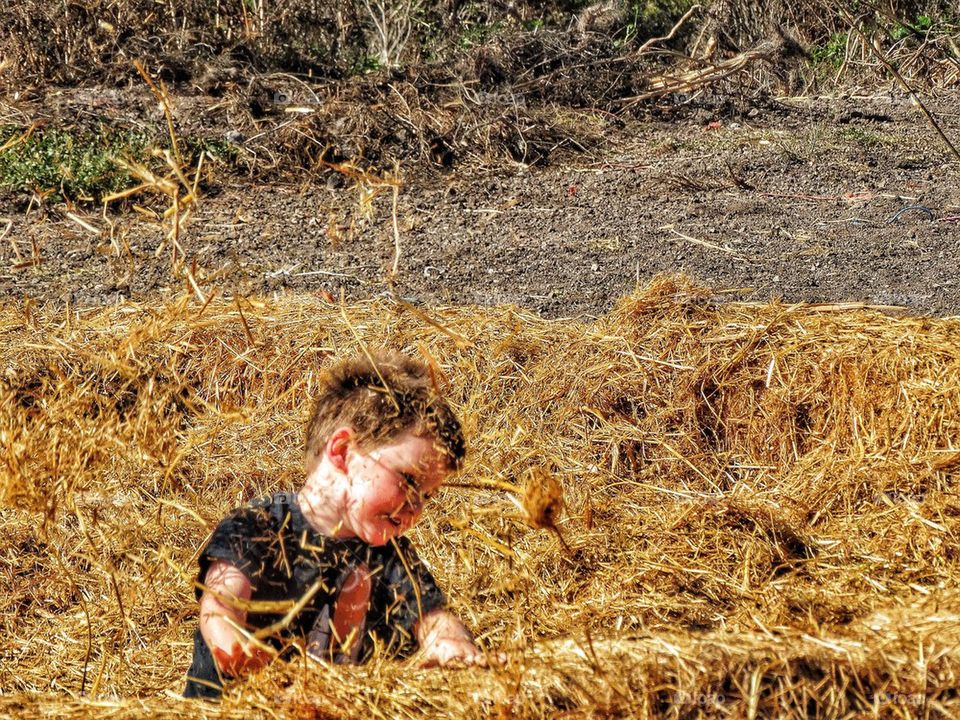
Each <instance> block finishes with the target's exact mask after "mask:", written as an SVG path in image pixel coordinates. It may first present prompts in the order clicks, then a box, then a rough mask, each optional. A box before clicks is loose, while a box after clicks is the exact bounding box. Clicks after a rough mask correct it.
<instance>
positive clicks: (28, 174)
mask: <svg viewBox="0 0 960 720" xmlns="http://www.w3.org/2000/svg"><path fill="white" fill-rule="evenodd" d="M20 138H22V139H20ZM18 139H19V141H18ZM147 142H148V138H147V137H146V135H143V134H139V133H134V132H124V133H106V134H94V133H81V134H77V133H74V132H71V131H69V130H60V129H43V130H37V131H34V132H33V133H30V134H29V135H26V134H25V131H24V128H22V127H14V126H5V127H0V147H3V146H5V145H8V147H7V149H6V150H4V151H3V152H0V186H3V187H8V188H13V189H16V190H34V191H36V192H38V193H41V194H53V195H55V196H57V197H58V198H60V197H66V198H70V199H72V200H85V201H92V200H99V198H101V197H103V196H104V195H107V194H109V193H112V192H117V191H119V190H122V189H124V188H126V187H128V186H129V185H131V184H132V178H131V177H130V175H129V173H127V172H126V171H125V170H124V169H123V168H122V167H120V165H118V163H117V162H116V159H115V158H117V157H129V158H131V159H133V160H137V161H138V162H139V161H142V160H143V158H144V156H145V154H146V148H147Z"/></svg>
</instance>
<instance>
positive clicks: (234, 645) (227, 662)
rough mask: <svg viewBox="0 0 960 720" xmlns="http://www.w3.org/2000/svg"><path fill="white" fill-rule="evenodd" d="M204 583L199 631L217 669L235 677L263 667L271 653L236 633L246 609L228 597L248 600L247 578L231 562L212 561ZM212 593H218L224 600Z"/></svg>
mask: <svg viewBox="0 0 960 720" xmlns="http://www.w3.org/2000/svg"><path fill="white" fill-rule="evenodd" d="M204 585H206V587H207V588H208V589H207V590H204V593H203V596H202V597H201V598H200V634H201V635H202V636H203V639H204V641H205V642H206V643H207V647H209V648H210V652H211V653H212V654H213V658H214V660H216V663H217V666H218V667H219V668H220V671H221V672H222V673H226V674H227V675H230V676H237V675H240V674H242V673H244V672H250V671H253V670H257V669H259V668H261V667H263V666H264V665H265V664H266V663H267V662H268V661H269V660H270V655H269V654H267V653H266V652H264V651H263V650H262V649H260V648H258V647H256V646H255V645H252V644H251V643H250V642H249V641H247V640H246V639H245V638H244V637H243V635H241V634H240V633H239V632H237V630H236V628H235V627H234V625H238V626H241V627H242V626H243V624H244V623H245V622H246V620H247V611H246V610H243V609H242V608H239V607H236V606H235V605H234V604H232V603H231V602H230V600H229V598H231V597H236V598H239V599H240V600H249V599H250V596H251V595H252V594H253V588H252V586H251V584H250V580H248V579H247V576H246V575H244V574H243V573H242V572H241V571H240V570H239V569H238V568H237V567H236V566H235V565H233V564H232V563H229V562H227V561H226V560H214V561H213V563H212V564H211V565H210V569H209V570H207V575H206V577H205V578H204ZM211 591H214V592H211ZM214 593H220V596H221V597H222V598H223V599H221V598H220V597H218V596H217V595H216V594H214ZM231 622H232V623H233V624H231Z"/></svg>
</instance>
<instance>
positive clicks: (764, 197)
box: [0, 90, 960, 316]
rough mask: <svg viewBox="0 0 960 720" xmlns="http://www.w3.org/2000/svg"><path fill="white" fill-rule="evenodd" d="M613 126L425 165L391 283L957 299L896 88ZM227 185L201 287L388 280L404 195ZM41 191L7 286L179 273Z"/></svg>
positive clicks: (904, 103) (144, 227)
mask: <svg viewBox="0 0 960 720" xmlns="http://www.w3.org/2000/svg"><path fill="white" fill-rule="evenodd" d="M958 100H960V92H958V91H956V90H954V91H950V92H942V93H940V94H939V95H938V96H936V97H933V98H927V102H928V104H929V106H930V107H931V109H932V110H933V111H934V113H935V115H936V117H937V118H938V120H939V121H940V123H941V124H942V126H943V129H944V131H945V132H946V133H947V134H948V135H949V136H950V137H952V138H954V140H955V141H957V140H960V110H958V108H960V103H958ZM583 120H584V122H585V123H588V122H595V121H596V118H591V116H590V114H589V113H588V112H584V113H583ZM604 132H605V133H606V135H607V138H606V141H605V142H604V143H603V144H602V146H601V147H596V148H594V149H591V150H589V151H586V152H580V153H570V152H567V153H565V154H563V155H560V156H557V157H554V158H552V160H551V164H550V165H549V166H547V167H531V166H524V165H520V164H513V165H498V166H496V167H491V166H482V165H476V164H475V165H472V166H471V165H466V164H464V165H457V166H454V168H452V169H443V168H440V167H436V168H427V169H424V168H423V167H422V166H414V167H412V168H410V169H409V171H407V172H406V174H405V175H404V184H403V188H402V190H401V192H400V194H399V203H398V209H397V214H396V219H397V227H398V230H399V238H400V258H399V264H398V273H397V275H396V277H395V278H394V281H393V282H394V287H395V288H396V289H397V290H398V291H399V292H400V294H401V295H403V296H406V297H408V298H414V299H415V300H416V301H418V302H422V303H425V304H438V303H443V304H446V303H477V304H482V305H489V304H497V303H516V304H519V305H523V306H527V307H530V308H534V309H537V310H539V311H541V312H543V313H545V314H547V315H550V316H560V315H563V316H567V315H575V314H593V313H599V312H602V311H603V310H605V309H606V308H608V307H609V306H610V305H611V303H612V302H613V301H614V300H615V299H616V298H617V297H619V296H620V295H622V294H623V293H625V292H627V291H629V290H630V289H631V288H632V287H633V286H634V285H635V284H636V283H638V282H643V281H645V280H646V279H648V278H650V277H651V276H652V275H654V274H656V273H660V272H670V271H685V272H687V273H690V274H691V275H693V276H694V277H696V278H697V279H700V280H703V281H706V282H708V283H711V284H713V285H715V286H717V287H718V288H731V289H736V290H737V292H736V293H732V295H736V296H738V297H745V298H756V299H768V298H770V297H782V298H783V299H785V300H787V301H800V300H804V301H814V302H841V301H858V302H861V301H862V302H865V303H870V304H881V305H898V306H906V307H908V308H910V309H911V310H912V311H916V312H920V313H929V314H934V315H953V314H960V295H958V286H960V279H958V275H957V258H958V257H960V164H958V163H957V161H956V160H955V159H953V158H952V157H951V155H950V154H949V151H948V150H947V148H946V146H945V145H944V144H943V143H942V142H941V140H940V139H939V138H938V137H937V135H936V134H935V132H934V130H933V128H932V127H931V125H930V124H929V123H928V122H927V121H926V119H925V118H924V117H923V115H922V114H921V113H920V112H919V110H918V108H916V107H915V106H914V105H913V104H912V103H911V102H910V100H909V98H906V97H904V96H903V95H902V94H899V93H885V94H881V95H872V96H869V97H856V96H852V97H844V98H815V99H780V100H768V101H763V102H755V103H753V104H749V105H739V106H736V107H731V104H730V103H729V102H724V101H721V100H716V101H711V100H709V99H707V100H703V101H701V102H700V103H699V105H698V106H697V105H689V104H688V105H686V106H685V107H683V108H678V109H676V110H674V109H671V108H670V107H669V106H664V107H661V108H659V109H657V110H655V111H653V112H651V113H650V115H649V116H648V117H646V118H638V119H632V120H629V121H628V122H627V123H626V125H623V126H621V127H617V126H616V125H615V124H608V125H607V126H606V129H605V130H604ZM220 180H221V182H220V184H219V185H215V186H214V187H213V188H211V190H210V192H208V194H207V195H206V196H205V197H204V198H203V201H202V204H201V205H200V207H199V211H198V213H197V214H196V215H195V216H194V218H193V219H192V220H191V221H190V224H189V225H188V227H187V232H186V234H185V235H184V237H182V238H181V244H182V246H183V249H184V251H185V252H186V255H187V257H188V260H189V261H191V262H192V261H193V260H195V261H196V268H197V269H196V274H195V275H196V278H197V280H198V282H199V283H200V285H201V287H202V288H203V290H204V292H207V293H209V292H210V290H211V289H213V288H219V290H220V291H221V292H224V293H236V292H238V293H243V294H250V293H269V292H273V291H283V290H286V289H290V290H298V291H315V292H327V293H331V294H332V295H334V296H338V295H339V294H340V293H341V292H343V293H344V294H345V296H346V297H347V298H360V297H367V296H372V295H377V294H380V293H382V292H385V291H387V290H388V287H389V284H388V278H389V274H390V268H391V266H392V264H393V261H394V253H395V244H394V235H393V216H392V212H391V200H392V197H391V194H390V193H389V192H386V193H381V194H379V195H378V196H377V197H376V198H374V199H373V200H372V201H370V202H364V201H362V199H361V198H360V193H359V190H358V188H357V187H355V186H354V183H353V181H352V180H351V179H350V178H347V177H344V176H342V175H339V174H337V173H330V174H328V175H327V176H326V178H325V182H324V179H320V180H319V181H314V180H308V181H305V182H304V183H302V184H291V183H285V184H270V185H267V186H265V185H262V184H260V183H258V182H255V181H248V180H244V179H242V178H237V177H231V176H226V175H225V176H223V177H222V178H221V179H220ZM28 205H29V203H28V202H27V199H26V198H24V197H20V196H17V195H12V194H9V193H8V194H6V195H0V215H4V216H7V217H8V218H9V219H10V220H11V221H12V224H11V226H10V229H9V232H8V233H7V237H6V240H5V241H4V242H3V243H2V246H0V263H2V267H3V270H2V271H0V294H2V296H4V297H6V298H21V297H23V296H28V297H30V298H33V299H36V300H38V301H40V302H48V301H53V302H65V301H66V302H70V303H71V304H72V305H74V306H78V305H79V306H85V305H98V304H103V303H112V302H116V301H118V300H122V299H124V298H133V299H150V298H155V297H157V296H159V295H165V294H169V293H174V292H179V291H181V290H182V289H183V288H184V286H185V281H184V279H183V277H182V275H181V276H180V277H179V278H177V277H175V276H173V275H172V274H171V272H170V267H171V262H170V254H169V250H168V249H164V250H163V251H162V252H160V253H159V254H158V253H157V252H156V249H157V247H158V245H159V243H160V239H161V232H160V229H159V226H158V225H157V224H156V223H151V222H148V221H147V220H144V219H142V218H141V216H140V215H138V214H137V213H133V212H130V211H127V212H125V213H123V214H119V215H106V216H104V217H99V216H97V215H96V214H94V213H91V212H86V213H80V214H82V215H83V216H84V217H85V218H86V219H87V220H88V221H89V223H90V224H92V225H94V226H96V227H97V228H100V229H101V230H103V232H101V234H100V235H94V234H93V233H91V232H90V231H89V230H87V229H84V228H83V227H81V226H80V225H79V224H78V223H77V222H75V221H74V220H72V219H70V218H68V217H67V216H66V214H65V210H64V209H63V208H60V209H56V208H54V209H47V210H44V211H43V212H42V213H41V212H38V211H37V210H36V208H33V209H32V210H30V211H29V212H27V208H28ZM5 224H6V223H3V224H0V232H2V231H3V226H4V225H5ZM110 225H112V226H113V228H114V229H113V235H114V238H115V241H113V242H111V241H110V240H109V233H108V232H107V228H108V227H109V226H110ZM123 241H125V242H126V243H127V244H128V245H129V249H130V252H129V253H127V252H126V250H121V247H122V242H123ZM14 246H16V249H15V248H14ZM25 258H26V259H30V258H37V259H38V260H39V262H38V264H34V265H29V264H27V265H26V266H24V262H23V260H24V259H25Z"/></svg>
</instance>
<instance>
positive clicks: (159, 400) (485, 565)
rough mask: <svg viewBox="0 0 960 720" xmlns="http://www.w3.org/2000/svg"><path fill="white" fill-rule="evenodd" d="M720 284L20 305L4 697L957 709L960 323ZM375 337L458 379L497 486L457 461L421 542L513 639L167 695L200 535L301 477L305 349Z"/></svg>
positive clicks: (119, 712) (9, 452) (289, 710)
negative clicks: (476, 294) (580, 311)
mask: <svg viewBox="0 0 960 720" xmlns="http://www.w3.org/2000/svg"><path fill="white" fill-rule="evenodd" d="M710 297H711V294H710V292H709V291H708V290H706V289H704V288H701V287H698V286H695V285H693V284H691V283H690V282H689V281H687V280H685V279H684V278H661V279H658V280H657V281H655V282H654V283H653V284H652V285H651V286H650V287H648V288H646V289H644V290H642V291H638V292H637V293H636V294H635V295H633V296H631V297H628V298H625V299H624V300H623V301H622V302H621V303H620V304H619V305H618V306H617V307H616V308H615V309H614V310H613V311H611V312H610V313H609V314H608V315H606V316H604V317H602V318H600V319H599V320H598V321H596V322H595V323H593V324H586V323H582V322H578V321H547V320H542V319H540V318H537V317H535V316H532V315H529V314H527V313H525V312H523V311H521V310H518V309H515V308H493V309H478V308H451V309H440V310H434V311H432V318H433V321H434V323H436V324H440V325H442V326H443V327H444V328H446V329H447V330H448V332H447V333H445V332H443V331H441V330H440V329H439V328H437V327H436V325H435V324H429V323H427V322H425V321H424V319H423V317H422V315H419V316H418V315H417V314H414V313H411V312H410V311H409V310H408V309H405V308H402V307H399V306H396V305H392V304H390V303H386V302H371V303H365V304H361V305H356V306H349V307H345V308H340V307H339V306H336V305H331V304H328V303H325V302H323V301H321V300H319V299H315V298H312V297H303V296H297V297H288V298H284V299H280V300H275V301H270V302H266V301H264V302H249V303H240V304H234V303H227V302H222V301H219V300H214V301H212V302H210V303H209V304H207V305H206V306H203V305H202V304H200V303H199V302H197V301H195V300H194V299H192V298H184V299H182V300H181V301H179V302H178V303H175V304H171V305H168V306H166V307H149V306H122V307H119V308H115V309H104V310H97V311H91V312H89V313H83V314H81V315H79V316H78V315H77V314H65V313H61V314H53V313H50V314H37V313H36V312H33V313H29V312H27V311H26V310H21V309H16V308H12V307H9V306H8V307H6V308H4V309H3V310H2V311H0V334H2V337H3V340H4V342H3V350H2V355H3V357H2V365H3V368H4V371H5V373H6V376H5V377H6V380H5V381H4V382H3V383H2V384H0V438H2V455H3V465H2V473H3V475H2V481H0V498H2V502H3V505H4V506H5V507H6V508H7V509H5V510H2V511H0V517H2V521H3V526H2V527H3V530H2V533H3V540H2V544H0V593H2V597H3V598H4V600H3V602H2V609H0V617H2V621H3V630H4V632H3V635H2V637H0V655H2V656H3V658H4V662H3V663H2V664H0V690H2V695H0V713H7V714H17V715H19V716H21V717H40V716H41V715H44V716H47V715H56V716H76V717H80V716H86V715H89V714H94V713H96V714H109V715H111V716H114V717H147V716H149V717H166V716H174V715H176V716H178V717H179V716H182V715H186V716H193V717H201V716H211V717H212V716H223V717H233V716H237V717H249V716H251V715H253V716H264V717H266V716H283V717H311V718H314V717H337V718H341V717H358V716H359V717H381V716H382V717H409V716H415V715H422V714H428V715H430V716H444V717H462V716H470V717H474V716H476V717H480V716H484V717H489V716H493V717H500V718H541V717H560V716H563V717H587V716H590V717H594V716H651V717H665V718H674V717H698V716H707V717H751V718H753V717H792V718H807V717H820V718H838V717H875V716H879V717H946V716H951V715H953V716H955V715H956V714H957V713H958V712H960V699H958V696H957V690H956V688H957V687H958V685H960V678H958V663H957V660H958V651H957V644H958V642H960V592H958V579H960V544H958V537H957V532H958V530H960V519H958V518H960V498H958V495H957V491H956V482H957V480H958V476H960V452H958V449H960V348H958V346H957V343H956V338H957V336H958V332H960V321H958V320H933V319H922V318H911V317H904V318H894V317H889V316H886V315H883V314H880V313H879V312H876V311H873V310H869V309H851V308H837V307H815V306H786V305H781V304H776V303H773V304H767V305H757V304H720V305H716V304H714V303H712V302H711V300H710ZM241 310H242V315H241ZM348 325H349V327H348ZM454 335H455V336H458V337H455V336H454ZM360 342H362V343H365V344H368V345H371V346H375V345H381V344H383V345H388V346H390V347H396V348H401V349H403V350H405V351H407V352H411V353H415V354H428V355H429V356H430V357H431V358H433V359H434V360H435V361H436V363H437V365H438V366H439V368H440V369H441V370H442V374H443V375H444V376H445V377H446V378H447V379H448V381H449V382H448V385H447V392H448V393H449V395H450V397H451V398H452V400H453V401H454V403H455V404H456V405H457V407H459V409H460V411H461V413H462V416H463V418H464V420H465V425H466V428H467V430H468V433H469V437H470V438H471V455H470V458H469V462H468V464H467V467H466V468H465V471H464V473H463V475H462V476H461V478H460V480H459V482H460V484H461V485H470V486H477V485H480V486H489V489H485V488H481V489H477V488H476V487H471V488H467V487H460V488H456V487H452V488H449V489H448V490H446V491H445V492H444V493H442V494H441V496H440V498H439V500H438V501H437V504H436V505H435V506H434V508H433V510H432V512H430V513H428V514H427V515H426V516H425V519H424V520H423V521H422V523H421V525H420V526H418V528H417V529H416V531H415V532H414V537H415V541H416V542H417V544H418V547H419V548H420V549H421V553H422V554H423V556H424V557H425V558H426V559H427V560H428V562H430V564H431V565H432V567H433V568H434V570H435V572H436V574H437V575H438V577H439V578H440V580H441V583H442V584H443V585H444V587H446V588H447V589H448V591H449V594H450V596H451V597H452V598H453V600H454V603H455V605H456V607H457V609H458V610H459V611H460V612H461V613H462V615H463V616H464V618H465V619H466V621H467V622H468V624H469V625H471V627H473V628H474V629H475V630H476V631H477V632H478V634H479V636H480V638H481V642H482V643H483V644H484V645H485V646H487V647H490V648H497V649H501V650H504V651H506V652H507V654H508V655H509V663H508V664H507V665H506V666H505V667H503V668H499V669H495V670H472V671H436V670H432V671H425V670H417V669H415V668H414V667H413V666H412V665H410V664H396V663H391V662H385V661H379V660H375V661H374V662H373V663H371V664H369V665H367V666H363V667H359V668H349V667H336V668H328V667H323V668H319V669H317V668H314V667H306V666H304V665H302V664H299V663H291V664H279V665H278V666H275V667H272V668H269V669H268V670H266V671H265V672H264V673H262V674H260V675H259V676H257V677H254V678H252V679H250V680H249V681H248V682H246V683H244V684H241V685H238V686H235V687H234V688H232V689H231V691H230V692H229V693H228V695H227V697H226V698H225V701H224V703H223V705H222V706H220V707H216V706H204V705H202V704H195V703H192V702H187V701H181V700H176V699H173V698H169V697H165V696H164V693H165V692H166V691H173V692H179V691H180V690H181V689H182V679H183V675H184V672H185V668H186V666H187V664H188V662H189V655H190V650H191V648H190V645H189V641H190V636H191V633H192V630H193V627H194V624H195V622H196V607H195V603H194V602H193V597H192V587H191V583H192V579H193V573H194V571H195V553H196V551H197V549H198V548H199V547H200V546H201V544H202V543H203V540H204V537H205V535H206V533H207V532H208V531H209V529H210V528H211V527H212V525H213V524H214V523H215V522H216V521H217V520H218V519H219V518H220V517H222V516H223V515H224V514H225V513H226V512H227V511H228V510H229V509H230V508H232V507H235V506H236V505H238V504H240V503H242V502H244V501H245V500H247V499H249V498H251V497H252V496H255V495H259V494H265V493H270V492H275V491H279V490H281V489H288V488H290V487H294V486H295V484H296V482H297V468H298V467H299V447H300V441H301V425H302V422H303V420H304V414H305V411H306V402H305V398H306V397H307V396H308V395H309V394H310V393H311V390H312V387H313V383H314V380H315V378H316V374H317V371H318V370H319V369H320V368H321V367H322V366H323V365H324V364H325V363H326V362H327V360H328V359H329V358H330V357H332V356H340V355H343V354H346V353H350V352H353V351H355V350H357V347H358V343H360ZM545 476H547V477H553V478H556V479H557V480H559V481H560V484H561V486H562V488H563V492H564V496H565V497H564V500H565V510H564V514H563V516H562V517H561V519H560V521H559V528H558V529H559V530H560V535H561V536H562V540H561V539H560V538H558V535H557V534H554V533H550V532H545V531H544V530H535V529H532V528H531V527H529V523H528V522H527V521H526V520H527V519H526V518H524V517H522V513H521V511H520V510H519V508H520V507H524V506H525V507H527V508H528V509H529V508H531V507H533V506H534V504H535V503H534V501H535V500H537V498H538V497H539V501H540V502H539V504H538V505H536V507H538V508H540V509H541V511H542V510H543V509H544V508H546V507H548V506H550V507H553V508H554V510H552V511H550V512H541V517H539V518H537V519H535V520H536V522H535V523H534V524H540V525H543V524H545V523H544V522H543V520H544V518H545V517H549V515H550V514H551V512H555V511H556V503H552V504H551V502H550V501H551V496H552V493H551V491H550V487H549V483H546V484H544V483H543V481H542V478H543V477H545ZM538 478H540V479H541V480H540V484H536V482H535V481H536V480H537V479H538ZM524 484H528V485H531V484H533V487H532V488H531V489H528V495H527V497H526V498H525V499H523V498H516V502H514V501H512V500H511V499H510V498H509V497H507V496H508V494H509V493H508V491H506V490H503V489H498V488H499V487H503V486H508V487H517V488H519V487H522V486H523V485H524ZM494 486H498V487H494ZM537 489H539V490H540V491H541V492H540V495H539V496H537V492H536V490H537ZM544 490H545V491H546V495H544V493H543V491H544ZM553 499H555V498H553ZM14 507H15V508H18V509H13V508H14ZM318 670H319V671H318ZM81 690H82V691H83V693H84V695H85V697H84V698H81V697H80V694H81Z"/></svg>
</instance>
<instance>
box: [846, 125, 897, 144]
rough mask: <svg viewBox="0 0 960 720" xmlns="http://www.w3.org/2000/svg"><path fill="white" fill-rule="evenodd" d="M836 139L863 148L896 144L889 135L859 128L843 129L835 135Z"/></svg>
mask: <svg viewBox="0 0 960 720" xmlns="http://www.w3.org/2000/svg"><path fill="white" fill-rule="evenodd" d="M837 137H838V138H839V139H840V140H843V141H845V142H851V143H855V144H857V145H863V146H864V147H882V146H885V145H888V146H889V145H894V144H896V139H895V138H894V137H892V136H891V135H884V134H883V133H877V132H871V131H870V130H864V129H863V128H859V127H845V128H843V129H841V130H840V132H839V133H837Z"/></svg>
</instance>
